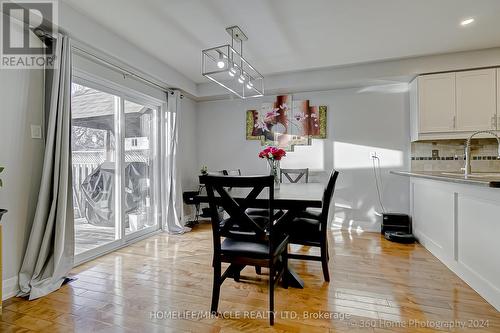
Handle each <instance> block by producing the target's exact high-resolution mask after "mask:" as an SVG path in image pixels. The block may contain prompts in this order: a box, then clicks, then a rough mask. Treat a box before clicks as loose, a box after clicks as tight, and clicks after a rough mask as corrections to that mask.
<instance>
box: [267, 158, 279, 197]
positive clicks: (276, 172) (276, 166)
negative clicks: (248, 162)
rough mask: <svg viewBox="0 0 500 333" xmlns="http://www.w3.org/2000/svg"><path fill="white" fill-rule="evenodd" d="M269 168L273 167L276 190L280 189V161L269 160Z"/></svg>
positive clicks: (272, 172)
mask: <svg viewBox="0 0 500 333" xmlns="http://www.w3.org/2000/svg"><path fill="white" fill-rule="evenodd" d="M269 166H270V167H271V176H273V177H274V189H275V190H279V189H280V171H281V170H280V161H276V160H274V161H273V160H269Z"/></svg>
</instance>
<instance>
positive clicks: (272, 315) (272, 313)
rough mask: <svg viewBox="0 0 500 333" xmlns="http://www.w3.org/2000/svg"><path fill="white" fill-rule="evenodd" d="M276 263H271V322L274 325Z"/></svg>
mask: <svg viewBox="0 0 500 333" xmlns="http://www.w3.org/2000/svg"><path fill="white" fill-rule="evenodd" d="M275 275H276V274H275V271H274V264H273V263H272V262H271V264H270V265H269V324H270V325H271V326H272V325H274V280H275Z"/></svg>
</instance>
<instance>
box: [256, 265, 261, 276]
mask: <svg viewBox="0 0 500 333" xmlns="http://www.w3.org/2000/svg"><path fill="white" fill-rule="evenodd" d="M255 274H257V275H262V268H261V267H260V266H255Z"/></svg>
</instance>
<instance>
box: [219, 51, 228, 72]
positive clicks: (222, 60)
mask: <svg viewBox="0 0 500 333" xmlns="http://www.w3.org/2000/svg"><path fill="white" fill-rule="evenodd" d="M217 67H219V68H221V69H222V68H224V67H226V62H225V61H224V56H223V54H222V53H221V52H219V61H217Z"/></svg>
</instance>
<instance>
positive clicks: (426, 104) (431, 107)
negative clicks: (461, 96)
mask: <svg viewBox="0 0 500 333" xmlns="http://www.w3.org/2000/svg"><path fill="white" fill-rule="evenodd" d="M417 80H418V87H417V89H418V115H419V116H418V123H419V124H418V128H419V132H420V133H435V132H453V131H454V130H455V112H456V89H455V81H456V79H455V73H444V74H431V75H424V76H419V77H418V79H417Z"/></svg>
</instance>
